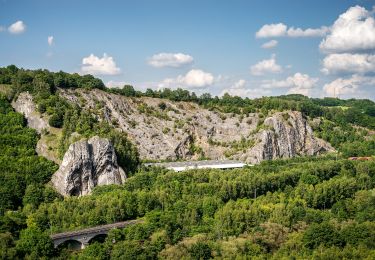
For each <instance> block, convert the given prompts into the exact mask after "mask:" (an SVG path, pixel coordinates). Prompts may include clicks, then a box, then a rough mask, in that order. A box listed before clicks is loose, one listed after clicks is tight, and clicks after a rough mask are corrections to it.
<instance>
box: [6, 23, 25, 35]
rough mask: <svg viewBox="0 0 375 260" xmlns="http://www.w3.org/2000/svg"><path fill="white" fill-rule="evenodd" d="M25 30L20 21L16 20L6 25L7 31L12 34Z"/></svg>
mask: <svg viewBox="0 0 375 260" xmlns="http://www.w3.org/2000/svg"><path fill="white" fill-rule="evenodd" d="M25 30H26V25H25V24H24V22H22V21H17V22H15V23H14V24H11V25H10V26H9V27H8V31H9V32H10V33H12V34H20V33H23V32H24V31H25Z"/></svg>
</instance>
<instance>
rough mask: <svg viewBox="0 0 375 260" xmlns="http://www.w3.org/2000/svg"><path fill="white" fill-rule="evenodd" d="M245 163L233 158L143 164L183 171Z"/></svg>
mask: <svg viewBox="0 0 375 260" xmlns="http://www.w3.org/2000/svg"><path fill="white" fill-rule="evenodd" d="M246 165H247V164H246V163H243V162H240V161H234V160H204V161H186V162H166V163H146V164H145V166H157V167H165V168H167V169H171V170H175V171H184V170H188V169H206V168H212V169H230V168H242V167H244V166H246Z"/></svg>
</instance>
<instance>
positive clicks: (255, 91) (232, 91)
mask: <svg viewBox="0 0 375 260" xmlns="http://www.w3.org/2000/svg"><path fill="white" fill-rule="evenodd" d="M245 85H246V81H245V80H244V79H240V80H238V81H236V82H234V83H233V85H232V86H230V87H229V88H225V89H223V90H222V91H221V93H220V94H219V96H223V95H224V94H225V93H228V94H229V95H231V96H239V97H249V98H257V97H262V96H265V95H269V94H271V91H270V90H268V89H264V88H246V87H245Z"/></svg>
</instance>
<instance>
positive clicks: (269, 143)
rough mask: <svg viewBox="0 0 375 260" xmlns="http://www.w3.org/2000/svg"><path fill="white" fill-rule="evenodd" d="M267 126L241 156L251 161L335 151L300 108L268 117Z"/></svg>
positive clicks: (265, 123)
mask: <svg viewBox="0 0 375 260" xmlns="http://www.w3.org/2000/svg"><path fill="white" fill-rule="evenodd" d="M264 128H265V129H264V130H262V131H260V132H259V133H258V134H257V138H258V139H259V140H260V142H258V143H257V144H256V145H255V146H254V147H253V148H252V149H250V150H249V151H247V152H246V153H245V154H243V155H241V156H240V158H241V159H242V160H245V161H247V162H250V163H259V162H260V161H262V160H272V159H276V158H291V157H295V156H297V155H299V156H302V155H318V154H321V153H323V152H327V151H334V149H333V148H332V146H331V145H330V144H329V143H327V142H325V141H323V140H321V139H319V138H316V137H315V136H314V134H313V131H312V129H311V127H310V126H309V124H308V122H307V120H306V119H305V118H304V117H303V116H302V114H301V113H300V112H296V111H289V112H284V113H282V112H278V113H275V114H274V115H273V116H271V117H268V118H266V119H265V121H264Z"/></svg>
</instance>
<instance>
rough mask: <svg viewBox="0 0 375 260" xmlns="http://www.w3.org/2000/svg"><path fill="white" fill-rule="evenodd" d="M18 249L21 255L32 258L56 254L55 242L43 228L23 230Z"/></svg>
mask: <svg viewBox="0 0 375 260" xmlns="http://www.w3.org/2000/svg"><path fill="white" fill-rule="evenodd" d="M16 249H17V251H18V252H19V254H20V255H22V256H26V257H29V258H31V259H36V258H40V257H51V256H53V254H54V248H53V243H52V240H51V239H50V237H49V236H48V235H47V234H45V233H43V232H42V231H41V230H39V229H37V228H33V227H29V228H27V229H25V230H22V231H21V235H20V239H19V240H18V241H17V245H16Z"/></svg>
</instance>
